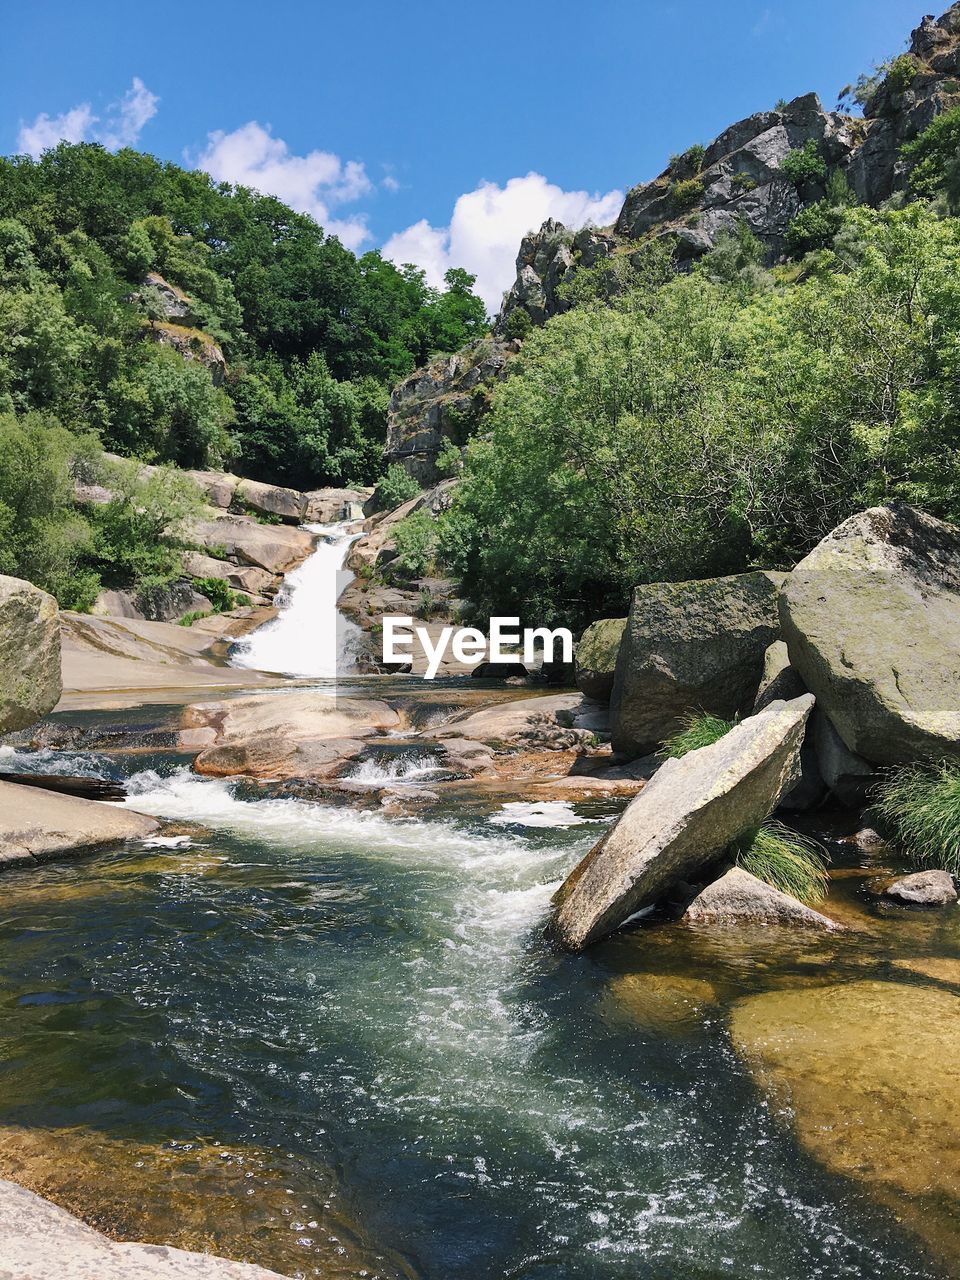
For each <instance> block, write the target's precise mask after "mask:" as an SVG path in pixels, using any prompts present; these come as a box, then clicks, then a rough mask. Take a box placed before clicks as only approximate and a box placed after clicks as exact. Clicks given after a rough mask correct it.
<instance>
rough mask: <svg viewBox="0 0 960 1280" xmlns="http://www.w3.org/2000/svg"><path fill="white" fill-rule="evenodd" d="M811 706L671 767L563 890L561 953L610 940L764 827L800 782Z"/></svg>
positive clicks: (767, 719) (798, 706) (782, 709)
mask: <svg viewBox="0 0 960 1280" xmlns="http://www.w3.org/2000/svg"><path fill="white" fill-rule="evenodd" d="M813 701H814V700H813V698H812V697H811V696H810V694H806V695H804V696H803V697H802V698H795V699H794V700H793V701H791V702H773V703H771V704H770V706H769V707H767V708H766V709H765V710H764V711H761V712H760V714H759V715H756V716H751V717H749V719H747V720H744V721H742V722H741V723H740V724H739V725H737V726H736V727H735V728H733V729H731V731H730V732H729V733H728V734H726V735H725V736H724V737H723V738H721V739H720V740H719V741H718V742H715V743H713V745H712V746H709V747H701V748H700V750H699V751H691V752H690V753H689V754H688V755H686V756H684V757H682V759H680V760H667V761H666V762H665V763H664V764H663V765H662V766H661V767H660V769H659V770H658V771H657V773H655V774H654V776H653V778H652V780H651V781H650V782H649V783H647V786H646V787H645V789H644V790H643V791H641V793H640V794H639V795H638V796H637V797H636V799H634V800H633V801H631V803H630V804H629V805H628V806H627V808H626V809H625V810H624V811H623V813H622V814H621V816H620V819H619V820H618V822H617V823H616V824H615V825H614V826H613V827H612V828H611V830H610V831H609V832H608V833H607V834H606V835H605V836H604V838H603V839H602V840H601V841H600V842H599V843H598V844H597V845H595V846H594V848H593V849H592V850H591V851H590V853H588V854H587V856H586V857H585V858H584V859H583V861H582V862H581V863H580V864H579V865H578V866H577V867H576V868H575V869H574V871H573V872H572V874H571V875H570V876H569V877H568V879H567V881H566V883H565V884H564V885H563V887H562V889H561V890H560V892H559V894H558V896H557V908H556V915H555V919H554V931H555V934H556V936H557V938H558V940H559V941H560V942H561V944H562V945H563V946H565V947H567V948H568V949H569V950H571V951H580V950H582V949H583V948H584V947H586V946H589V944H590V943H592V942H596V941H597V940H598V939H599V938H602V937H604V936H605V935H606V934H609V933H612V932H613V931H614V930H615V929H618V928H619V927H620V925H622V924H623V923H624V921H625V920H627V919H628V918H629V917H630V916H631V915H633V914H634V912H636V911H640V910H642V909H643V908H644V907H649V906H653V905H654V904H655V903H657V902H658V901H660V899H661V898H662V897H663V896H664V895H665V894H666V893H667V892H668V891H669V890H670V889H671V888H672V887H673V886H674V885H676V884H678V883H679V882H680V881H684V880H696V878H697V875H698V873H699V872H701V871H702V870H703V869H704V868H705V867H706V866H707V865H708V864H709V863H710V862H711V861H712V860H713V859H714V858H715V857H716V855H717V854H719V853H720V852H721V851H722V850H723V849H725V848H726V847H727V846H728V845H729V844H731V843H732V842H733V841H734V840H736V839H737V837H738V836H741V835H743V834H744V833H745V832H747V831H750V830H751V829H752V828H754V827H757V826H759V825H760V823H761V822H763V820H764V819H765V818H766V817H768V816H769V814H770V813H771V812H772V811H773V810H774V809H775V808H776V807H777V804H778V803H779V801H780V798H781V796H782V795H783V794H784V793H785V792H786V791H788V790H789V789H790V787H791V786H793V784H794V783H795V782H796V780H797V778H798V777H799V770H800V765H799V759H800V744H801V743H802V741H803V734H804V729H805V726H806V723H807V718H808V717H809V715H810V712H811V710H812V709H813Z"/></svg>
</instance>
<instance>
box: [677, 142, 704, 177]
mask: <svg viewBox="0 0 960 1280" xmlns="http://www.w3.org/2000/svg"><path fill="white" fill-rule="evenodd" d="M706 155H707V148H706V147H705V146H703V144H702V143H699V142H695V143H694V144H693V146H692V147H687V149H686V151H684V152H683V153H682V154H681V155H678V156H671V157H670V168H671V169H683V170H684V171H685V172H686V173H689V174H698V173H699V172H700V171H701V169H702V168H703V162H704V160H705V159H706Z"/></svg>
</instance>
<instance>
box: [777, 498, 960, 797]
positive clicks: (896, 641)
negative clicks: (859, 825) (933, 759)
mask: <svg viewBox="0 0 960 1280" xmlns="http://www.w3.org/2000/svg"><path fill="white" fill-rule="evenodd" d="M780 615H781V621H782V624H783V632H784V638H785V640H786V642H787V645H788V647H789V650H790V659H791V662H792V663H793V665H794V666H795V667H796V668H797V670H798V671H799V672H800V674H801V675H802V677H803V680H804V683H805V684H806V685H807V687H808V688H809V689H810V690H811V692H813V693H814V694H815V695H816V697H817V703H818V706H819V708H820V710H821V711H823V712H824V713H825V714H826V715H827V716H829V718H830V720H831V721H832V723H833V725H834V727H835V728H836V730H837V733H838V734H839V736H840V738H841V739H842V740H843V742H844V744H845V745H846V746H847V747H848V748H849V750H850V751H852V752H854V753H855V754H856V755H859V756H862V757H863V758H864V759H865V760H867V761H870V762H871V763H873V764H899V763H902V762H905V761H910V760H916V759H921V758H924V757H927V756H931V755H933V756H939V755H944V754H948V755H955V754H957V752H958V750H960V530H958V529H956V528H954V526H952V525H948V524H944V523H943V522H942V521H940V520H935V519H934V518H933V517H932V516H928V515H925V514H924V513H923V512H920V511H916V510H914V509H913V508H911V507H903V506H898V507H874V508H871V509H870V510H869V511H864V512H861V513H860V514H859V515H856V516H852V517H851V518H850V519H849V520H847V521H845V522H844V523H843V524H842V525H840V526H839V528H837V529H834V530H833V532H832V533H830V534H828V535H827V537H826V538H824V539H823V541H822V542H820V543H819V544H818V545H817V546H816V547H815V548H814V549H813V551H811V552H810V554H809V555H808V556H807V557H806V558H805V559H804V560H802V561H801V562H800V564H798V565H797V567H796V568H795V569H794V571H793V572H792V573H791V574H790V575H789V577H788V579H787V582H786V585H785V587H784V591H783V595H782V596H781V601H780ZM821 767H823V765H822V764H821ZM824 776H825V777H828V774H827V771H826V769H824Z"/></svg>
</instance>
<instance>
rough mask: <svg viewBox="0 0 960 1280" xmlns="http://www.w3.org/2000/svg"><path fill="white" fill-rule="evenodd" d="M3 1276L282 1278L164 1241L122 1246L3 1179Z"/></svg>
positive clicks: (48, 1279)
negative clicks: (185, 1249)
mask: <svg viewBox="0 0 960 1280" xmlns="http://www.w3.org/2000/svg"><path fill="white" fill-rule="evenodd" d="M0 1267H2V1268H3V1269H2V1271H0V1275H3V1276H9V1277H11V1280H12V1277H15V1276H17V1277H21V1278H22V1280H27V1278H28V1277H29V1280H281V1277H280V1276H279V1275H278V1273H277V1272H276V1271H266V1270H264V1268H263V1267H257V1266H253V1265H251V1264H249V1263H245V1262H230V1261H228V1260H227V1259H226V1258H217V1257H214V1256H213V1255H212V1254H209V1253H189V1252H186V1251H184V1250H183V1249H173V1248H171V1247H170V1246H169V1245H160V1244H120V1243H118V1242H117V1241H115V1240H111V1239H109V1237H107V1236H105V1235H102V1234H101V1233H100V1232H99V1231H95V1230H94V1228H93V1227H89V1226H87V1224H86V1223H85V1222H81V1221H80V1219H79V1218H75V1217H74V1216H73V1214H72V1213H68V1212H67V1210H66V1209H61V1208H60V1207H59V1206H58V1205H55V1204H51V1202H50V1201H49V1200H44V1199H43V1198H42V1197H41V1196H38V1195H36V1194H35V1193H34V1192H33V1191H28V1190H27V1189H26V1188H25V1187H20V1186H17V1184H16V1183H15V1182H6V1181H0Z"/></svg>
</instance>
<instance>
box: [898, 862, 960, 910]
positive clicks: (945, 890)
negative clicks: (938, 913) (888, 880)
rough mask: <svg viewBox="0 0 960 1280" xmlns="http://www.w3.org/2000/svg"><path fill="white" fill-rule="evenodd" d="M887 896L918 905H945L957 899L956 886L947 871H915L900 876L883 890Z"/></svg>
mask: <svg viewBox="0 0 960 1280" xmlns="http://www.w3.org/2000/svg"><path fill="white" fill-rule="evenodd" d="M884 893H885V894H886V896H887V897H888V898H895V899H896V900H897V901H898V902H910V903H914V904H916V905H917V906H920V907H945V906H946V905H947V904H948V903H950V902H956V900H957V886H956V883H955V881H954V879H953V876H952V875H950V873H949V872H948V871H917V872H915V873H914V874H913V875H910V876H901V877H900V879H899V880H894V882H893V884H890V885H888V886H887V887H886V889H885V890H884Z"/></svg>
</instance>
